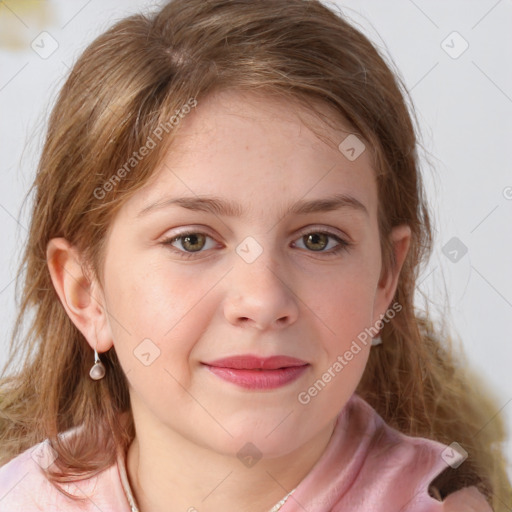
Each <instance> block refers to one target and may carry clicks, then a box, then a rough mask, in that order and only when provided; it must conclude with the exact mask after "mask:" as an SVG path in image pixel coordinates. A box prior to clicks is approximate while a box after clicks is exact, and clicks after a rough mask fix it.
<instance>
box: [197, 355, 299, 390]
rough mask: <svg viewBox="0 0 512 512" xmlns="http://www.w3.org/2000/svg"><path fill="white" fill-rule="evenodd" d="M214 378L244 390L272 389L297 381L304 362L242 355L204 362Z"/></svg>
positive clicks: (289, 358) (280, 357)
mask: <svg viewBox="0 0 512 512" xmlns="http://www.w3.org/2000/svg"><path fill="white" fill-rule="evenodd" d="M204 364H205V365H206V366H207V367H208V369H209V370H210V371H211V372H212V373H214V374H215V375H217V376H218V377H220V378H222V379H224V380H227V381H229V382H232V383H234V384H237V385H238V386H241V387H243V388H246V389H273V388H277V387H281V386H284V385H285V384H288V383H289V382H292V381H293V380H295V379H297V378H298V377H299V376H300V375H301V374H302V373H303V372H304V371H305V370H306V368H307V367H308V366H309V364H308V363H306V362H305V361H302V360H301V359H297V358H295V357H288V356H272V357H268V358H260V357H256V356H252V355H242V356H234V357H228V358H224V359H218V360H216V361H212V362H209V363H204Z"/></svg>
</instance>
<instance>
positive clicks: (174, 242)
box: [162, 232, 215, 257]
mask: <svg viewBox="0 0 512 512" xmlns="http://www.w3.org/2000/svg"><path fill="white" fill-rule="evenodd" d="M208 240H210V244H209V245H208V243H207V241H208ZM162 243H163V244H165V245H170V246H171V247H173V248H175V249H173V250H176V252H178V253H181V255H183V256H184V257H188V256H191V255H192V254H193V253H196V252H202V249H212V248H213V247H215V241H214V240H213V238H211V237H210V236H208V235H207V234H206V233H199V232H187V233H181V234H180V235H177V236H173V237H171V238H168V239H166V240H164V241H163V242H162Z"/></svg>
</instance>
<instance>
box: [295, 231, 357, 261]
mask: <svg viewBox="0 0 512 512" xmlns="http://www.w3.org/2000/svg"><path fill="white" fill-rule="evenodd" d="M298 240H299V241H300V242H302V244H303V248H305V249H308V250H309V251H310V252H319V253H322V254H323V253H325V254H326V255H334V254H337V253H339V252H340V251H343V250H347V248H348V246H349V245H350V243H349V242H346V241H345V240H343V239H342V238H340V237H339V236H337V235H335V234H334V233H329V232H325V231H310V232H308V233H305V234H303V235H302V236H301V237H300V238H299V239H298ZM333 242H334V244H333ZM295 244H296V243H295ZM295 244H294V245H295ZM299 247H300V246H299ZM333 247H334V249H333ZM326 249H332V250H326Z"/></svg>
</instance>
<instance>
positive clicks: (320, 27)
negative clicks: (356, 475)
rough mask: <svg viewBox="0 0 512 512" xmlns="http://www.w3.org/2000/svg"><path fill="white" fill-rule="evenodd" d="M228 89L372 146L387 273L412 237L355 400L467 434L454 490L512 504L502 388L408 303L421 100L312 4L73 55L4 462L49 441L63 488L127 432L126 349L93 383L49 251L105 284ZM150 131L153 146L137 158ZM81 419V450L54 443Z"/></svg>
mask: <svg viewBox="0 0 512 512" xmlns="http://www.w3.org/2000/svg"><path fill="white" fill-rule="evenodd" d="M229 90H233V91H234V90H236V91H247V92H249V93H251V92H252V93H255V92H261V93H262V94H263V95H274V96H276V97H279V98H281V99H285V100H289V101H294V102H297V103H298V104H300V105H302V106H304V107H305V108H307V109H308V110H309V111H311V112H316V113H317V114H318V115H321V112H320V110H321V109H319V108H317V107H318V106H319V104H321V105H322V106H328V107H329V109H328V110H329V111H330V112H335V113H336V114H337V115H338V114H339V115H341V116H343V119H345V120H347V121H348V122H349V123H350V126H351V129H352V130H353V133H356V134H358V136H359V137H360V138H362V139H363V140H364V141H365V143H367V144H368V147H369V148H370V149H371V157H372V167H373V169H374V171H375V175H376V179H377V187H378V198H379V204H378V223H379V234H380V243H381V252H382V263H383V269H384V270H389V269H391V268H392V266H393V264H394V259H393V252H392V246H391V244H390V240H389V234H390V231H391V229H392V228H393V227H394V226H396V225H399V224H404V223H405V224H408V225H409V226H410V228H411V243H410V247H409V251H408V254H407V257H406V259H405V262H404V264H403V267H402V270H401V273H400V277H399V281H398V285H397V290H396V293H395V297H394V300H395V301H396V302H398V303H399V304H400V305H401V306H402V309H401V310H400V313H399V314H396V315H395V316H394V317H393V318H392V319H390V320H389V321H388V322H386V323H385V324H384V326H383V328H382V330H381V333H380V334H381V338H382V340H383V343H382V344H380V345H377V346H374V347H373V348H372V350H371V351H370V356H369V360H368V363H367V366H366V369H365V371H364V374H363V376H362V378H361V381H360V382H359V385H358V387H357V390H356V392H357V393H358V394H359V395H360V396H361V397H362V398H364V399H365V400H366V401H367V402H368V403H369V404H370V405H371V406H372V407H373V408H374V409H375V410H376V411H377V412H378V413H379V414H380V415H381V416H382V417H383V419H384V420H385V421H386V422H387V423H388V424H389V425H390V426H392V427H394V428H396V429H398V430H399V431H401V432H403V433H405V434H407V435H412V436H421V437H425V438H429V439H434V440H437V441H439V442H442V443H446V444H450V443H452V442H453V441H457V442H458V443H459V444H460V445H461V446H462V447H463V448H464V449H465V450H466V451H467V452H468V454H469V456H468V458H467V459H466V460H465V462H464V463H463V464H462V465H461V466H460V468H458V469H457V471H455V472H454V475H455V477H454V478H453V479H452V480H454V479H456V481H457V482H456V483H455V484H454V483H453V482H452V484H451V485H452V487H453V488H457V487H463V486H466V485H477V487H478V488H479V490H480V491H481V492H482V493H483V494H484V495H485V496H486V497H487V499H488V500H489V502H490V503H491V504H492V505H493V507H494V508H495V510H497V511H499V510H503V511H504V510H505V507H506V505H505V502H507V503H508V505H509V506H510V503H511V502H512V498H511V497H512V488H511V485H510V481H509V480H508V477H507V474H506V460H505V458H504V455H503V447H502V443H503V442H504V441H505V439H506V432H505V427H504V422H503V419H502V417H501V416H500V415H496V416H494V415H495V412H496V411H497V410H498V409H499V407H498V405H497V400H496V397H494V396H492V394H491V393H490V392H489V391H488V390H487V389H486V388H485V387H484V383H483V382H482V381H481V380H480V379H479V377H478V376H477V375H474V374H472V373H470V370H469V369H468V368H467V365H466V366H463V365H460V364H458V363H457V361H458V360H460V355H455V351H454V350H453V347H452V343H451V338H450V336H449V335H445V334H443V333H442V332H440V331H439V330H436V328H435V327H434V324H433V321H432V320H431V319H430V316H429V314H428V311H419V310H418V311H415V308H414V303H413V299H414V292H415V288H416V282H417V278H418V275H419V272H420V268H421V265H422V264H423V263H425V262H426V260H427V259H428V258H429V257H430V253H431V251H432V244H433V235H432V226H431V214H429V208H428V205H427V203H426V200H425V193H424V190H423V185H422V179H421V174H420V162H419V160H420V159H419V157H418V152H417V147H418V145H419V141H418V139H419V137H418V136H417V134H416V128H415V125H414V123H413V118H414V119H415V117H414V115H413V113H414V109H413V108H412V102H411V101H410V99H409V103H410V104H411V107H410V108H409V107H408V105H407V101H406V99H407V98H408V93H407V90H406V88H405V86H404V85H403V83H402V81H401V79H400V77H399V74H398V73H395V72H393V71H392V70H391V68H390V65H388V64H387V63H386V60H385V58H384V57H383V56H382V55H381V54H380V53H379V51H378V50H377V49H376V48H375V47H374V46H373V45H372V43H371V42H370V41H369V40H368V39H367V38H366V37H365V36H364V35H363V34H362V33H361V32H360V31H358V30H357V29H356V28H354V27H353V26H352V25H351V24H349V23H348V22H347V21H346V20H345V19H344V16H342V15H341V13H337V12H335V10H334V9H331V8H329V7H327V5H324V4H322V3H320V2H319V1H317V0H260V1H258V2H252V1H247V0H245V1H244V0H207V1H205V0H175V1H172V2H169V3H167V4H166V5H164V6H163V7H162V8H161V9H160V10H159V11H157V12H154V13H151V14H137V15H133V16H130V17H128V18H125V19H123V20H121V21H119V22H117V23H116V24H115V25H114V26H112V27H111V28H110V29H109V30H108V31H106V32H105V33H103V34H102V35H100V36H99V37H98V38H97V39H96V40H95V41H93V42H92V43H91V44H90V45H89V46H88V47H87V48H86V49H85V51H84V52H83V54H82V55H81V56H80V57H79V59H78V61H77V62H76V64H75V65H74V67H73V68H72V70H71V72H70V74H69V77H68V78H67V80H66V82H65V84H64V85H63V87H62V89H61V91H60V94H59V96H58V99H57V102H56V104H55V106H54V108H53V110H52V113H51V115H50V118H49V123H48V128H47V133H46V137H45V141H44V146H43V150H42V155H41V158H40V162H39V166H38V169H37V174H36V177H35V180H34V183H33V184H32V187H31V188H30V190H29V192H28V194H27V197H28V195H29V194H30V193H32V192H33V193H34V200H33V205H32V212H31V224H30V229H29V235H28V240H27V244H26V246H25V248H24V253H23V257H22V260H21V264H20V267H19V270H18V274H17V287H16V290H17V292H18V293H19V290H18V287H19V286H23V289H22V293H21V301H20V302H19V304H18V306H19V310H18V315H17V318H16V321H15V325H14V328H13V331H12V339H11V349H10V354H9V360H8V362H7V364H6V366H5V368H4V370H3V374H2V380H1V382H0V443H1V447H2V448H1V453H0V463H6V462H7V461H8V460H10V459H11V458H13V457H15V456H16V455H17V454H19V453H21V452H22V451H24V450H26V449H28V448H30V447H31V446H33V445H34V444H36V443H38V442H41V441H43V440H45V439H48V440H49V441H50V443H51V446H52V447H53V448H54V449H55V450H56V452H57V454H58V457H57V459H56V461H55V464H54V465H53V466H56V468H57V469H55V467H53V469H51V470H50V469H48V477H49V478H50V480H51V481H52V482H53V483H54V484H55V485H56V486H58V487H59V488H60V485H59V484H62V483H64V482H69V481H72V480H76V479H82V478H88V477H91V476H93V475H95V474H97V473H99V472H100V471H102V470H104V469H106V468H107V467H108V466H109V465H111V464H113V463H114V461H115V457H116V452H117V450H118V449H123V450H126V449H127V447H128V446H129V444H130V443H131V441H132V440H133V438H134V435H135V430H134V424H133V418H132V416H131V409H130V399H129V393H128V385H127V381H126V379H125V376H124V374H123V371H122V368H121V366H120V364H119V361H118V359H117V357H116V353H115V350H114V349H111V350H109V351H108V352H106V353H105V354H103V355H102V360H103V363H104V364H105V366H106V367H107V372H106V376H105V378H104V379H102V380H100V381H92V380H91V379H90V378H89V376H88V371H89V369H90V367H91V364H92V355H91V353H92V352H91V349H90V346H89V345H88V343H87V341H86V339H85V338H84V336H83V335H82V334H81V332H80V331H79V330H78V329H77V328H76V327H75V325H74V324H73V322H72V321H71V320H70V318H69V317H68V315H67V314H66V311H65V309H64V307H63V306H62V304H61V302H60V300H59V297H58V295H57V293H56V291H55V289H54V287H53V284H52V281H51V277H50V273H49V270H48V264H47V260H46V248H47V244H48V242H49V240H50V239H52V238H54V237H64V238H66V239H67V240H69V241H70V242H71V243H72V244H73V245H74V246H75V247H76V248H77V249H78V250H79V252H80V254H81V255H82V257H83V262H84V269H85V270H86V271H87V272H90V274H88V275H89V276H91V277H92V276H95V277H97V278H98V279H99V280H100V282H102V280H103V274H102V269H103V262H104V256H105V240H106V235H107V233H108V229H109V226H110V225H111V223H112V221H113V219H114V217H115V215H116V213H117V212H118V210H119V208H120V207H121V206H122V205H123V204H124V203H125V202H126V201H127V200H128V199H129V198H130V197H131V196H132V195H133V194H134V193H136V192H137V190H139V189H140V188H141V187H142V186H144V185H145V184H146V183H148V181H149V179H150V178H151V177H152V175H153V174H154V169H155V168H156V166H157V165H158V163H159V162H160V161H161V158H162V156H163V155H164V154H166V152H167V151H168V150H169V149H170V148H171V146H172V141H173V139H174V137H175V134H176V133H177V132H178V131H179V126H177V122H179V118H181V117H182V116H183V112H187V109H186V105H192V104H193V102H197V104H198V105H200V104H201V101H202V99H204V98H206V97H207V96H208V95H210V94H213V93H214V92H216V91H229ZM191 100H192V101H191ZM324 110H325V109H324ZM170 120H172V122H171V121H170ZM162 127H163V128H164V129H163V130H162ZM163 131H165V132H166V133H165V136H163V137H162V136H161V135H160V134H162V132H163ZM156 134H159V136H157V135H156ZM150 139H151V140H152V141H153V142H154V143H155V144H154V146H155V147H154V148H152V149H151V150H150V151H149V152H148V153H147V155H146V156H144V158H138V157H135V156H134V155H138V154H139V153H138V151H139V150H140V148H142V147H143V146H144V145H147V143H148V140H150ZM157 139H158V140H157ZM160 139H161V140H160ZM133 158H136V161H135V162H134V161H133V160H131V159H133ZM127 162H131V163H130V168H129V169H128V168H127ZM121 169H124V170H125V172H121ZM109 184H110V185H109ZM25 327H26V329H25ZM24 331H25V332H24ZM16 358H19V361H20V364H19V365H18V368H17V369H16V370H15V371H14V369H15V368H16V364H15V363H16ZM475 382H476V383H478V384H479V386H478V385H475ZM479 389H484V391H479ZM491 417H493V420H492V421H491V422H489V418H491ZM78 426H81V430H80V432H79V435H77V438H76V442H75V443H74V444H71V443H67V442H65V441H64V439H63V438H62V436H60V435H59V434H60V433H62V432H65V431H67V430H69V429H72V428H74V427H78ZM98 439H104V442H103V443H101V446H100V443H99V442H98ZM63 492H65V491H63Z"/></svg>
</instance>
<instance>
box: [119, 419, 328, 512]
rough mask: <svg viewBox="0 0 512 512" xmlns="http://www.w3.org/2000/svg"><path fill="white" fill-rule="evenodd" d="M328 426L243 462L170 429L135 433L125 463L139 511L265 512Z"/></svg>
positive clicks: (311, 457)
mask: <svg viewBox="0 0 512 512" xmlns="http://www.w3.org/2000/svg"><path fill="white" fill-rule="evenodd" d="M136 426H137V421H136ZM140 426H142V425H140ZM334 426H335V422H330V423H329V424H328V425H327V426H326V427H325V428H324V429H322V430H321V431H320V433H319V434H318V435H317V436H316V437H315V438H314V439H312V440H310V441H308V442H307V443H306V444H305V445H303V446H300V447H298V448H297V449H296V450H294V451H292V452H291V453H289V454H287V455H285V456H282V457H278V458H272V459H265V458H262V459H260V460H258V461H257V462H256V463H253V464H247V465H245V464H243V463H242V462H241V460H240V459H239V458H238V457H236V456H234V457H233V456H230V455H226V454H220V453H217V452H213V451H212V450H209V449H208V448H206V447H204V446H198V445H197V444H195V443H193V442H191V441H189V440H187V439H185V438H184V437H182V436H180V435H179V433H177V432H175V431H172V430H170V429H167V430H166V434H167V435H165V436H164V437H161V436H158V435H157V436H141V435H137V436H136V437H135V439H134V441H133V442H132V444H131V445H130V447H129V449H128V453H127V458H126V466H127V473H128V478H129V482H130V486H131V489H132V492H133V495H134V497H135V500H136V502H137V505H138V508H139V512H150V511H151V512H164V511H165V512H178V511H179V512H183V511H187V512H197V511H199V510H200V511H201V512H209V511H218V510H223V511H225V512H230V511H233V512H235V511H239V510H244V511H247V512H269V511H270V510H271V509H272V507H273V506H274V505H276V504H277V503H278V502H279V501H280V500H282V499H283V498H284V497H285V496H286V495H287V494H288V493H289V492H290V491H292V490H293V489H295V487H297V485H298V484H299V483H300V482H301V480H302V479H303V478H304V477H305V476H306V475H307V474H308V472H309V471H310V470H311V468H312V467H313V466H314V465H315V463H316V462H317V461H318V459H319V458H320V457H321V455H322V453H323V452H324V451H325V448H326V447H327V444H328V442H329V440H330V438H331V436H332V433H333V430H334ZM137 430H138V432H140V431H142V432H154V431H152V430H148V428H139V429H137ZM289 499H293V497H290V498H289Z"/></svg>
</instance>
